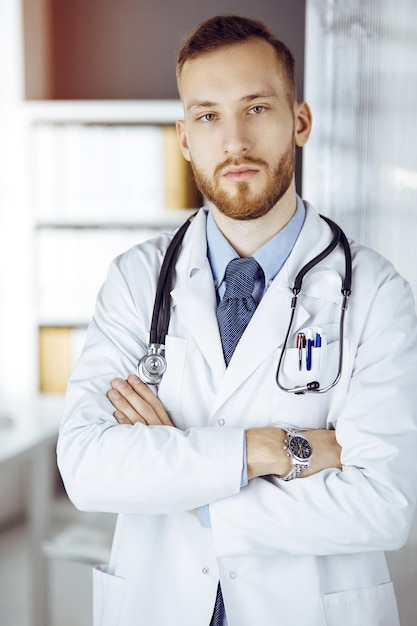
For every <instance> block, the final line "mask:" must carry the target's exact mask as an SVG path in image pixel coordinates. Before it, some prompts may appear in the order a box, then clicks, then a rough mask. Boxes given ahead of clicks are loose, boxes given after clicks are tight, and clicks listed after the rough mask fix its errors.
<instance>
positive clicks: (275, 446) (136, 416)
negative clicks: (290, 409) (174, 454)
mask: <svg viewBox="0 0 417 626" xmlns="http://www.w3.org/2000/svg"><path fill="white" fill-rule="evenodd" d="M107 397H108V398H109V400H110V402H111V403H112V404H113V406H114V407H115V409H116V410H115V412H114V417H115V419H116V420H117V421H118V423H119V424H135V423H137V422H140V423H142V424H145V425H147V426H168V427H172V428H175V426H174V424H173V423H172V422H171V420H170V418H169V416H168V414H167V412H166V411H165V408H164V406H163V404H162V402H161V401H160V400H159V398H157V397H156V396H155V394H154V393H153V392H152V391H151V390H150V389H149V388H148V387H147V385H145V384H144V383H143V382H141V381H140V380H139V378H138V377H137V376H129V378H128V379H127V381H126V380H123V379H121V378H116V379H114V380H113V381H112V383H111V389H110V390H109V391H108V392H107ZM303 434H304V435H305V436H306V437H307V438H308V440H309V441H310V443H311V445H312V447H313V457H312V460H311V463H310V466H309V468H308V469H307V470H305V471H304V472H303V474H302V476H303V477H304V476H310V475H312V474H316V473H317V472H320V471H321V470H324V469H327V468H331V467H333V468H341V463H340V452H341V447H340V446H339V444H338V442H337V440H336V435H335V432H334V431H331V430H307V431H303ZM285 438H286V433H285V432H284V431H283V430H281V429H280V428H274V427H265V428H251V429H249V430H247V431H246V454H247V464H248V479H249V480H251V479H252V478H256V477H257V476H266V475H269V474H277V475H279V476H281V475H285V474H287V473H288V472H289V470H290V465H291V462H290V459H289V458H288V456H287V455H286V453H285V451H284V441H285Z"/></svg>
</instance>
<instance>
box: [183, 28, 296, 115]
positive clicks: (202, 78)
mask: <svg viewBox="0 0 417 626" xmlns="http://www.w3.org/2000/svg"><path fill="white" fill-rule="evenodd" d="M178 86H179V90H180V95H181V98H182V100H183V102H184V105H185V106H187V103H188V102H189V101H190V99H194V98H198V99H203V100H207V101H209V100H210V101H212V100H213V98H215V100H214V101H216V102H217V101H219V102H221V101H223V100H225V99H228V98H236V99H240V98H242V97H243V96H244V95H245V93H255V92H259V93H262V92H266V91H268V92H270V93H273V94H274V95H276V96H278V97H280V96H283V95H284V94H285V89H286V77H285V72H284V69H283V67H282V65H281V63H280V62H279V60H278V58H277V55H276V52H275V49H274V48H273V46H271V45H270V44H269V43H268V42H266V41H264V40H263V39H259V38H253V39H251V40H249V41H245V42H242V43H240V42H239V43H235V44H232V45H229V46H225V47H224V48H219V49H218V50H215V51H214V52H207V53H205V54H201V55H199V56H198V57H197V58H195V59H190V60H188V61H186V62H185V63H184V66H183V68H182V71H181V74H180V76H179V80H178Z"/></svg>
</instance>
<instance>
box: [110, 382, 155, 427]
mask: <svg viewBox="0 0 417 626" xmlns="http://www.w3.org/2000/svg"><path fill="white" fill-rule="evenodd" d="M107 398H108V399H109V400H110V402H111V403H112V405H113V406H114V407H115V409H116V411H115V413H114V414H113V415H114V416H115V417H116V413H117V414H118V415H119V417H120V418H122V417H123V418H125V419H127V420H128V421H122V422H120V421H119V419H118V418H117V417H116V419H117V421H118V422H119V423H123V424H136V423H137V422H139V423H142V424H146V423H147V422H146V420H145V419H144V417H143V416H142V415H141V414H140V413H138V411H136V410H135V409H134V408H133V407H132V406H131V405H130V404H129V402H128V401H127V400H126V398H124V397H123V396H122V395H121V394H120V393H119V391H117V390H116V389H110V390H109V391H108V392H107Z"/></svg>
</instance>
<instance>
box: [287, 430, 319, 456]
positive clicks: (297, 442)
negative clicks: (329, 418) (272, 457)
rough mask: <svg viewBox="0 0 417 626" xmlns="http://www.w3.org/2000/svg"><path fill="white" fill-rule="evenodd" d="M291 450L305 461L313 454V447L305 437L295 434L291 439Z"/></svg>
mask: <svg viewBox="0 0 417 626" xmlns="http://www.w3.org/2000/svg"><path fill="white" fill-rule="evenodd" d="M289 450H290V452H291V454H292V455H293V456H294V457H295V458H296V459H299V460H300V461H305V460H307V459H309V458H310V457H311V455H312V454H313V448H312V447H311V445H310V444H309V442H308V441H307V439H306V438H305V437H300V435H295V437H291V439H290V441H289Z"/></svg>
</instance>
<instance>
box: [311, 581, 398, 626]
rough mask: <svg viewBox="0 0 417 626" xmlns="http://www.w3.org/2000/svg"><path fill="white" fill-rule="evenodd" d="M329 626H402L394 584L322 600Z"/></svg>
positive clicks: (345, 592) (336, 594)
mask: <svg viewBox="0 0 417 626" xmlns="http://www.w3.org/2000/svg"><path fill="white" fill-rule="evenodd" d="M322 606H323V613H324V617H325V624H326V626H341V625H342V624H346V626H356V625H357V626H359V625H362V624H366V626H399V624H400V622H399V618H398V611H397V603H396V600H395V594H394V587H393V585H392V583H391V582H388V583H384V584H382V585H377V586H375V587H367V588H365V589H355V590H352V591H342V592H339V593H329V594H326V595H324V596H322Z"/></svg>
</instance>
